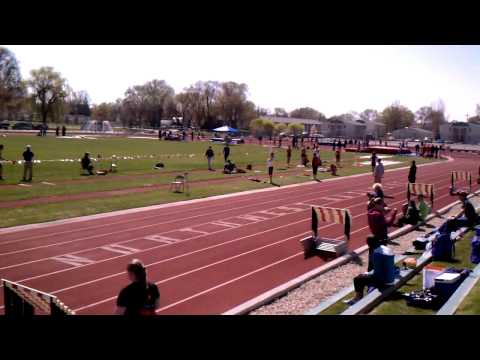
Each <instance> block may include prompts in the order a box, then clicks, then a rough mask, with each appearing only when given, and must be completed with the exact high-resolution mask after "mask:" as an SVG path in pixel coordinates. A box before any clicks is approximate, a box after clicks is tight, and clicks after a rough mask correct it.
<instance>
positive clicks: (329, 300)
mask: <svg viewBox="0 0 480 360" xmlns="http://www.w3.org/2000/svg"><path fill="white" fill-rule="evenodd" d="M354 290H355V289H354V287H353V285H350V286H347V287H346V288H343V289H342V290H340V291H339V292H337V293H335V294H333V295H331V296H330V297H329V298H327V299H326V300H323V301H322V302H321V303H320V304H318V305H317V306H315V307H314V308H312V309H310V310H308V311H306V312H305V313H304V314H303V315H318V314H320V313H321V312H322V311H324V310H326V309H328V308H329V307H330V306H332V305H333V304H335V303H337V302H339V301H340V300H341V299H343V298H344V297H345V296H347V295H348V294H350V293H352V292H353V291H354Z"/></svg>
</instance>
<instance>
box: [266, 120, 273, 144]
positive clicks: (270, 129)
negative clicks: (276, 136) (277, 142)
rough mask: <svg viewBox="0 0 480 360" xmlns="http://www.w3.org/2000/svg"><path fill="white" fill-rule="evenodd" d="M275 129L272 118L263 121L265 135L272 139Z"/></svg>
mask: <svg viewBox="0 0 480 360" xmlns="http://www.w3.org/2000/svg"><path fill="white" fill-rule="evenodd" d="M274 130H275V125H274V124H273V122H272V121H271V120H264V121H263V133H264V134H265V136H268V137H269V138H270V140H271V139H272V136H273V132H274Z"/></svg>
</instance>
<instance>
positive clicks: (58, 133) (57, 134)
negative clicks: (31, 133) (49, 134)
mask: <svg viewBox="0 0 480 360" xmlns="http://www.w3.org/2000/svg"><path fill="white" fill-rule="evenodd" d="M55 136H60V126H57V127H56V128H55Z"/></svg>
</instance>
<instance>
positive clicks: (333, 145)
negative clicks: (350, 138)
mask: <svg viewBox="0 0 480 360" xmlns="http://www.w3.org/2000/svg"><path fill="white" fill-rule="evenodd" d="M336 144H337V143H336V142H335V139H333V143H332V150H333V151H335V146H336Z"/></svg>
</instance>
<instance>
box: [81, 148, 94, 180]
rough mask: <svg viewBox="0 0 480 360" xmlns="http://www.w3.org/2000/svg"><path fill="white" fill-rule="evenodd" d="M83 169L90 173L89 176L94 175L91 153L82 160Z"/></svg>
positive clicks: (86, 154)
mask: <svg viewBox="0 0 480 360" xmlns="http://www.w3.org/2000/svg"><path fill="white" fill-rule="evenodd" d="M82 169H83V170H86V171H88V174H89V175H93V165H92V160H91V159H90V153H88V152H86V153H85V155H84V156H83V158H82Z"/></svg>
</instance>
